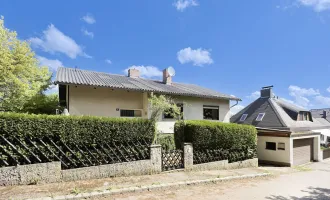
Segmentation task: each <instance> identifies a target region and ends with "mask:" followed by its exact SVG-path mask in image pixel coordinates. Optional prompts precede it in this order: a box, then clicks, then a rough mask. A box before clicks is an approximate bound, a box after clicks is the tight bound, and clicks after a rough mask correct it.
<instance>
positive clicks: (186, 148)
mask: <svg viewBox="0 0 330 200" xmlns="http://www.w3.org/2000/svg"><path fill="white" fill-rule="evenodd" d="M183 159H184V161H183V166H184V168H185V170H190V169H192V168H193V165H194V148H193V145H192V144H191V143H184V144H183Z"/></svg>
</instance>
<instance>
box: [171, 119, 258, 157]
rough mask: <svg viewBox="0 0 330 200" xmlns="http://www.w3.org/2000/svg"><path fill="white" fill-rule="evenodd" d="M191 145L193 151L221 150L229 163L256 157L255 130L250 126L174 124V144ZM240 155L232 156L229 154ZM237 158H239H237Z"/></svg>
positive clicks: (208, 122)
mask: <svg viewBox="0 0 330 200" xmlns="http://www.w3.org/2000/svg"><path fill="white" fill-rule="evenodd" d="M182 142H189V143H192V144H193V146H194V151H195V150H196V151H206V150H219V149H220V150H223V151H224V152H228V153H226V154H228V155H227V157H228V159H229V160H230V161H237V160H240V158H242V159H243V158H244V159H249V158H252V157H255V155H256V147H257V145H256V143H257V130H256V129H255V127H253V126H250V125H240V124H232V123H222V122H212V121H205V120H188V121H184V122H183V121H180V122H177V123H176V124H175V143H176V145H180V144H181V143H182ZM233 153H236V154H242V155H237V156H233V155H231V154H233ZM238 157H239V158H238Z"/></svg>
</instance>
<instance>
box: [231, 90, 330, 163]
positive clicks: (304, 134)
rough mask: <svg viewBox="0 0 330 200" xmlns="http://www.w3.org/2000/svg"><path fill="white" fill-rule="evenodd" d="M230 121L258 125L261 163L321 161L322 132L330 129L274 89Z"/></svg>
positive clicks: (258, 147)
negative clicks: (276, 94) (277, 94)
mask: <svg viewBox="0 0 330 200" xmlns="http://www.w3.org/2000/svg"><path fill="white" fill-rule="evenodd" d="M230 121H231V122H234V123H238V124H250V125H253V126H255V127H256V128H257V130H258V144H257V149H258V159H259V162H260V163H265V164H274V165H282V166H295V165H300V164H304V163H308V162H310V161H319V160H321V153H320V131H322V130H323V129H328V128H330V125H329V124H323V123H321V122H319V121H318V120H315V119H314V118H313V117H312V114H311V112H310V111H309V110H306V109H304V108H301V107H299V106H296V105H293V104H291V103H288V102H287V101H285V100H282V99H279V98H278V97H275V96H274V95H273V92H272V86H270V87H264V88H262V89H261V91H260V97H259V98H258V99H257V100H255V101H254V102H252V103H251V104H250V105H248V106H246V107H245V108H244V109H243V110H241V111H240V112H238V113H237V114H236V115H234V116H233V117H232V118H231V120H230ZM319 157H320V158H319Z"/></svg>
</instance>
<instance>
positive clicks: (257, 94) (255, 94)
mask: <svg viewBox="0 0 330 200" xmlns="http://www.w3.org/2000/svg"><path fill="white" fill-rule="evenodd" d="M259 97H260V91H255V92H252V93H251V94H250V95H249V96H246V98H248V99H252V100H256V99H258V98H259Z"/></svg>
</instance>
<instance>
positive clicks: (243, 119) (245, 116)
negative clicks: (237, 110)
mask: <svg viewBox="0 0 330 200" xmlns="http://www.w3.org/2000/svg"><path fill="white" fill-rule="evenodd" d="M247 116H248V114H243V115H242V117H241V119H240V120H239V121H241V122H244V121H245V120H246V118H247Z"/></svg>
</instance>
